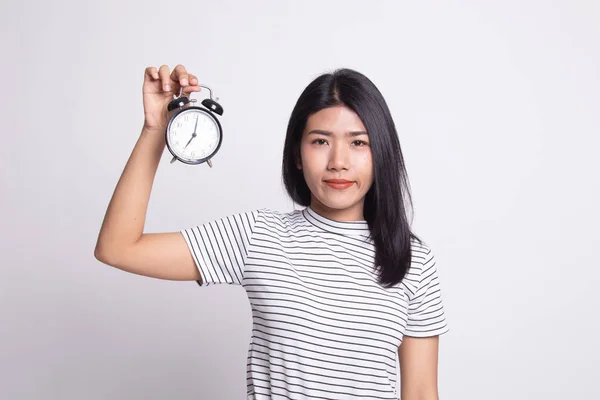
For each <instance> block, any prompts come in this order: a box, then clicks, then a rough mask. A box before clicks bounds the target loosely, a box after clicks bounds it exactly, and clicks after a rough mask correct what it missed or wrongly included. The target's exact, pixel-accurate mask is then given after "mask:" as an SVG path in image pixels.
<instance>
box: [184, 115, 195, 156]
mask: <svg viewBox="0 0 600 400" xmlns="http://www.w3.org/2000/svg"><path fill="white" fill-rule="evenodd" d="M197 129H198V114H196V125H194V133H192V137H191V138H190V140H189V141H188V142H187V144H186V145H185V147H184V148H183V150H185V148H186V147H188V144H190V143H191V141H192V139H194V138H195V137H196V136H198V135H197V134H196V130H197Z"/></svg>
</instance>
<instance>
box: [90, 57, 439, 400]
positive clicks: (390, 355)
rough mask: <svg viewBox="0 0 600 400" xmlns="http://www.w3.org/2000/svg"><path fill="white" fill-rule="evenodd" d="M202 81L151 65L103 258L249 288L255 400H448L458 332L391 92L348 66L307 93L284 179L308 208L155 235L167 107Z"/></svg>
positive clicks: (144, 271) (288, 145) (294, 118)
mask: <svg viewBox="0 0 600 400" xmlns="http://www.w3.org/2000/svg"><path fill="white" fill-rule="evenodd" d="M197 85H198V79H197V77H196V76H194V75H192V74H190V73H188V72H187V70H186V69H185V67H184V66H182V65H178V66H177V67H176V68H175V69H174V70H173V71H172V72H170V70H169V68H168V67H167V66H165V65H163V66H161V67H160V69H158V70H157V69H156V68H154V67H149V68H147V69H146V71H145V75H144V84H143V105H144V116H145V122H144V126H143V129H142V132H141V134H140V137H139V139H138V141H137V143H136V145H135V147H134V149H133V152H132V154H131V156H130V158H129V160H128V162H127V164H126V166H125V169H124V171H123V174H122V176H121V178H120V180H119V182H118V185H117V187H116V189H115V192H114V195H113V198H112V199H111V201H110V204H109V206H108V210H107V212H106V216H105V219H104V222H103V224H102V228H101V231H100V234H99V237H98V242H97V245H96V249H95V256H96V258H97V259H98V260H100V261H102V262H103V263H105V264H108V265H111V266H114V267H116V268H120V269H122V270H124V271H127V272H131V273H135V274H139V275H145V276H150V277H154V278H161V279H170V280H190V281H193V280H195V281H197V282H198V283H199V284H200V285H201V286H207V285H211V284H219V283H228V284H238V285H243V287H244V289H245V290H246V292H247V294H248V298H249V300H250V304H251V308H252V316H253V330H252V338H251V342H250V346H249V349H248V367H247V392H248V399H268V398H272V397H273V398H292V399H300V398H314V399H348V398H353V397H360V398H365V399H398V396H399V394H400V395H401V398H402V399H404V400H410V399H437V398H438V394H437V369H438V341H439V339H438V337H439V335H440V334H442V333H445V332H447V331H448V327H447V324H446V319H445V314H444V309H443V305H442V299H441V295H440V289H439V283H438V275H437V270H436V266H435V258H434V255H433V253H432V251H431V249H430V248H428V246H427V245H426V244H424V243H423V242H422V241H420V240H419V239H418V238H417V237H416V236H415V235H414V234H413V233H412V232H411V230H410V227H409V222H408V220H407V216H406V211H405V208H404V202H403V200H404V196H406V197H407V198H408V199H410V195H409V191H408V184H407V179H406V171H405V168H404V161H403V157H402V152H401V149H400V144H399V142H398V136H397V133H396V129H395V126H394V123H393V120H392V117H391V115H390V111H389V109H388V107H387V105H386V103H385V101H384V99H383V97H382V95H381V93H380V92H379V90H378V89H377V88H376V87H375V85H374V84H373V83H372V82H371V81H370V80H369V79H368V78H366V77H365V76H364V75H362V74H360V73H358V72H356V71H353V70H349V69H342V70H338V71H336V72H335V73H333V74H324V75H322V76H320V77H318V78H317V79H315V80H314V81H313V82H312V83H310V84H309V85H308V87H307V88H306V89H305V90H304V92H303V93H302V94H301V96H300V98H299V99H298V102H297V104H296V106H295V108H294V109H293V112H292V115H291V117H290V121H289V125H288V129H287V136H286V140H285V146H284V152H283V180H284V183H285V186H286V189H287V191H288V193H289V195H290V196H291V197H292V199H293V200H294V201H295V202H296V203H298V204H300V205H302V206H304V208H303V209H301V210H295V211H291V212H279V211H273V210H270V209H266V208H265V209H259V210H252V211H247V212H242V213H239V214H235V215H231V216H227V217H223V218H219V219H215V220H213V221H210V222H208V223H205V224H202V225H200V226H193V227H190V228H187V229H183V230H181V231H180V232H170V233H144V232H143V228H144V221H145V215H146V210H147V206H148V201H149V197H150V192H151V187H152V183H153V180H154V177H155V173H156V170H157V168H158V163H159V160H160V157H161V154H162V153H163V151H164V148H165V141H164V131H165V127H166V125H167V121H168V118H169V115H168V114H167V111H166V106H167V104H168V102H169V101H171V100H172V99H173V95H174V94H176V93H179V90H180V88H181V89H182V91H183V93H184V94H186V95H189V94H191V93H193V92H197V91H200V87H199V86H197ZM396 355H398V356H399V361H400V373H401V381H402V385H399V384H398V382H396V368H395V367H396ZM400 386H401V388H400Z"/></svg>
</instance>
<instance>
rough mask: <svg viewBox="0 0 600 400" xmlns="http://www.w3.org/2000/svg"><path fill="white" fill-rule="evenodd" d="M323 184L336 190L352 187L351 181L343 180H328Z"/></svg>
mask: <svg viewBox="0 0 600 400" xmlns="http://www.w3.org/2000/svg"><path fill="white" fill-rule="evenodd" d="M324 182H325V183H326V184H327V185H328V186H330V187H332V188H334V189H338V190H343V189H348V188H349V187H350V186H352V185H354V182H353V181H347V180H345V179H328V180H325V181H324Z"/></svg>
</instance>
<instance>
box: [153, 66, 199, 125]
mask: <svg viewBox="0 0 600 400" xmlns="http://www.w3.org/2000/svg"><path fill="white" fill-rule="evenodd" d="M181 88H182V89H183V92H182V94H185V95H187V96H189V95H190V94H191V93H192V92H199V91H200V87H199V86H198V78H196V76H195V75H192V74H190V73H188V72H187V70H186V69H185V67H184V66H183V65H181V64H179V65H177V66H176V67H175V68H174V69H173V72H172V73H169V67H168V66H166V65H162V66H161V67H160V69H158V70H157V69H156V68H155V67H148V68H146V70H145V72H144V85H143V87H142V94H143V103H144V128H146V129H148V130H153V131H154V130H156V131H161V132H164V130H165V129H166V127H167V123H168V121H169V115H168V111H167V105H168V104H169V102H170V101H171V100H173V95H179V90H180V89H181Z"/></svg>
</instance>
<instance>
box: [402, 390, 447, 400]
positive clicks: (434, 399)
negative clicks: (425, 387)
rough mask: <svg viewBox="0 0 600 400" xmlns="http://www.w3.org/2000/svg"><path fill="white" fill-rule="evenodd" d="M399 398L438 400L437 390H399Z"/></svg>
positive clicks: (406, 399) (403, 399)
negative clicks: (409, 391) (407, 391)
mask: <svg viewBox="0 0 600 400" xmlns="http://www.w3.org/2000/svg"><path fill="white" fill-rule="evenodd" d="M400 400H439V396H438V393H437V391H428V392H427V391H422V392H411V393H406V392H404V391H401V393H400Z"/></svg>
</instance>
